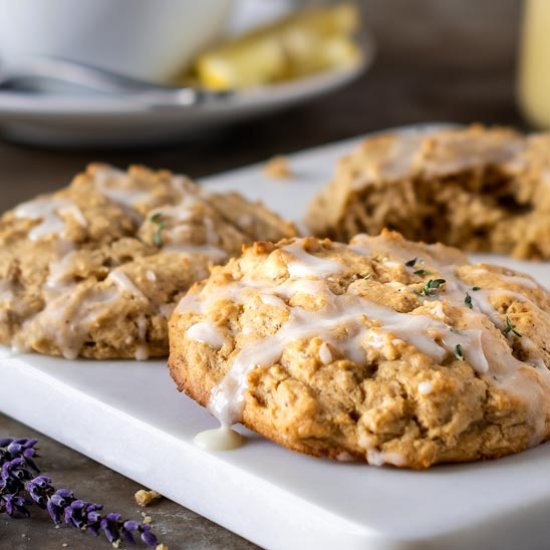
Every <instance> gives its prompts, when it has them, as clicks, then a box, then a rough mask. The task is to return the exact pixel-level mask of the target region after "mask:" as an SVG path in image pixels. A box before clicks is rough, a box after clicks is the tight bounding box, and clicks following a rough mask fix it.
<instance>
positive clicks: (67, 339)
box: [12, 288, 120, 359]
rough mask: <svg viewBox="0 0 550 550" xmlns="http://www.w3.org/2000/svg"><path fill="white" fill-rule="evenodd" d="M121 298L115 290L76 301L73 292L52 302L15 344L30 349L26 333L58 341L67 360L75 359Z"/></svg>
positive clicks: (92, 292) (98, 292) (27, 323)
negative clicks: (113, 305)
mask: <svg viewBox="0 0 550 550" xmlns="http://www.w3.org/2000/svg"><path fill="white" fill-rule="evenodd" d="M119 299H120V294H119V291H118V289H114V288H107V289H102V290H90V291H89V292H88V293H87V294H85V295H84V296H78V297H76V298H75V297H74V295H73V291H72V290H71V289H70V290H68V291H67V292H65V293H63V294H60V295H59V296H57V297H55V298H53V299H51V300H49V301H48V302H47V303H46V306H45V308H44V309H43V310H42V311H41V312H40V313H38V314H37V315H36V316H35V317H33V318H32V319H30V320H29V321H27V322H26V323H25V325H24V329H23V330H22V331H21V332H20V333H19V335H18V336H16V338H14V340H13V342H12V345H14V346H15V347H22V348H23V349H25V348H27V347H28V346H27V344H26V343H25V340H26V336H25V333H26V331H29V333H30V334H39V335H40V336H41V337H43V338H47V339H49V340H51V341H52V342H55V344H56V345H57V347H58V348H59V350H60V351H61V353H62V355H63V356H64V357H66V358H67V359H75V358H76V357H77V356H78V354H79V352H80V350H81V349H82V345H83V344H84V342H85V339H86V337H87V335H88V332H89V330H90V329H91V328H92V326H93V324H94V323H95V322H96V320H97V319H98V317H99V316H101V315H103V314H105V313H107V312H108V311H109V309H110V307H111V305H112V304H113V303H114V302H116V301H117V300H119Z"/></svg>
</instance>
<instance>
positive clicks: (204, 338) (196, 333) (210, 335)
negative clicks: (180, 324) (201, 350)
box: [186, 321, 225, 349]
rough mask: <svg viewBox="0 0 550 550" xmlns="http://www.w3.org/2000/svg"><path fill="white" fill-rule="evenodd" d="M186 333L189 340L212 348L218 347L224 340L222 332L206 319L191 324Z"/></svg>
mask: <svg viewBox="0 0 550 550" xmlns="http://www.w3.org/2000/svg"><path fill="white" fill-rule="evenodd" d="M186 335H187V337H188V338H190V339H191V340H195V341H197V342H201V343H203V344H206V345H207V346H209V347H211V348H213V349H220V348H221V347H222V346H223V343H224V341H225V337H224V335H223V333H222V332H220V331H219V329H218V328H217V327H216V325H213V324H212V323H208V322H206V321H204V322H201V323H195V324H194V325H191V326H190V327H189V328H188V329H187V331H186Z"/></svg>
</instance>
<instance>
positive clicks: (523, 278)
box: [472, 267, 540, 289]
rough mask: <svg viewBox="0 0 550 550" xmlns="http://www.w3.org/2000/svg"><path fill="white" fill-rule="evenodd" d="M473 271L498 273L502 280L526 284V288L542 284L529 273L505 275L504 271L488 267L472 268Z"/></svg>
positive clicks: (485, 273) (486, 273)
mask: <svg viewBox="0 0 550 550" xmlns="http://www.w3.org/2000/svg"><path fill="white" fill-rule="evenodd" d="M472 272H473V273H479V274H483V275H490V274H493V275H496V276H497V277H498V278H499V279H500V280H502V281H504V282H508V283H513V284H517V285H521V286H524V287H526V288H533V289H535V288H540V285H539V284H538V283H537V282H536V281H534V280H533V279H531V277H529V275H520V274H517V275H505V274H504V273H493V272H491V271H488V270H487V269H483V268H482V267H477V268H476V269H474V270H472Z"/></svg>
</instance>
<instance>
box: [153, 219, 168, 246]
mask: <svg viewBox="0 0 550 550" xmlns="http://www.w3.org/2000/svg"><path fill="white" fill-rule="evenodd" d="M149 219H150V221H152V222H153V223H154V224H155V225H156V226H157V228H156V230H155V233H154V234H153V243H155V246H162V245H163V242H162V231H163V229H164V227H165V226H166V222H165V221H164V220H163V219H162V213H161V212H155V213H154V214H153V215H152V216H151V217H150V218H149Z"/></svg>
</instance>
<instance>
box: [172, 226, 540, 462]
mask: <svg viewBox="0 0 550 550" xmlns="http://www.w3.org/2000/svg"><path fill="white" fill-rule="evenodd" d="M368 239H373V240H372V241H367V239H365V240H364V241H363V242H365V241H367V243H366V244H369V242H371V243H373V244H376V247H375V248H377V249H378V250H380V249H381V248H385V249H386V252H387V253H388V255H389V256H392V255H393V257H397V258H399V259H401V260H402V261H404V259H405V258H406V260H409V259H410V257H409V256H410V250H408V251H407V250H397V251H396V253H395V254H393V250H392V246H391V245H390V244H388V243H387V242H386V243H384V242H382V243H380V242H374V239H375V238H371V237H369V238H368ZM300 246H301V244H300V242H299V241H298V243H294V244H293V245H290V250H288V248H289V247H283V250H285V251H286V252H290V255H291V256H292V257H293V258H297V259H296V260H292V259H291V260H290V261H289V262H288V263H289V264H290V265H292V264H293V263H294V264H295V265H296V264H297V267H296V270H297V271H295V272H294V274H293V273H292V272H291V271H292V270H291V269H289V274H290V275H291V278H290V279H289V280H286V281H285V282H283V283H281V284H278V285H277V284H276V279H277V277H278V273H276V272H274V277H273V280H272V281H267V282H266V281H265V280H264V281H261V282H260V281H258V280H255V279H253V278H249V277H248V276H247V275H245V276H244V277H243V279H242V280H241V281H239V282H233V283H230V284H228V285H227V286H226V287H223V288H221V289H217V290H216V291H215V292H209V293H208V294H206V295H199V296H197V295H192V296H188V297H186V298H185V299H184V300H182V302H181V303H180V305H179V306H178V309H179V310H180V311H184V310H187V309H188V310H191V311H195V312H202V313H204V312H206V311H208V310H209V309H210V308H213V307H216V303H217V301H218V300H220V299H228V300H232V301H234V302H237V303H243V304H246V303H247V296H248V295H249V294H253V295H255V294H256V293H257V292H258V291H260V292H261V295H262V301H264V298H263V296H266V295H270V296H271V295H273V296H276V295H278V296H279V297H282V298H286V299H291V298H292V297H293V296H295V295H296V294H298V293H306V294H311V295H313V296H314V299H316V300H317V299H320V300H324V301H325V306H324V307H323V308H322V309H321V310H305V309H303V308H300V307H289V308H288V309H289V313H290V317H289V320H288V321H287V322H286V323H285V324H283V325H282V326H281V327H280V329H279V330H278V331H277V332H276V333H275V334H273V335H271V336H269V337H266V338H261V339H258V340H256V341H253V342H252V343H250V344H248V345H246V346H245V347H242V348H241V351H240V352H239V353H238V354H236V355H235V356H234V358H233V363H232V366H231V369H230V370H229V372H228V373H227V375H226V377H225V378H224V380H223V381H222V382H221V383H220V384H219V385H218V386H216V387H215V388H214V389H213V390H212V394H211V399H210V404H209V408H210V410H211V411H212V412H213V413H214V414H215V415H216V416H217V417H218V418H219V419H220V420H221V421H222V423H226V424H231V423H233V422H237V421H239V420H240V417H241V411H242V406H243V403H244V398H245V395H246V389H247V383H248V381H247V378H248V373H249V372H250V370H251V369H253V368H255V367H256V366H269V365H271V364H273V363H274V362H276V361H278V360H279V359H280V357H281V355H282V352H283V351H284V349H285V348H286V347H287V346H288V345H289V344H291V343H292V342H294V341H296V340H299V339H302V338H306V339H307V338H312V337H314V336H319V337H321V338H322V339H323V340H324V341H325V342H327V343H329V344H330V345H331V346H333V347H334V348H335V349H338V350H339V351H340V352H341V353H343V354H344V356H347V357H350V358H351V359H352V360H354V361H356V362H362V361H364V360H365V349H369V348H376V349H379V350H381V351H382V352H383V351H384V348H385V346H386V345H387V344H394V345H396V342H399V341H402V342H403V343H404V344H402V345H405V343H406V344H411V345H413V346H415V347H416V348H417V349H418V350H419V351H420V352H422V353H424V354H426V355H428V356H430V357H432V358H433V359H434V360H435V361H437V362H442V361H452V360H460V355H458V352H457V346H460V347H461V350H460V351H461V353H462V355H463V358H464V359H465V360H466V361H467V362H468V363H469V364H470V365H471V366H472V367H473V368H474V369H475V370H476V371H477V372H478V373H479V374H480V375H481V376H485V377H486V380H487V381H488V382H489V383H493V384H496V385H499V386H501V387H502V388H503V389H505V390H506V391H507V392H509V393H511V394H513V395H516V396H518V397H519V398H520V399H522V400H523V401H524V403H525V404H526V406H527V408H528V413H529V421H530V423H531V424H532V426H533V428H534V436H533V440H532V443H533V444H535V443H537V442H538V441H540V437H541V436H542V434H543V432H544V422H545V418H546V417H547V416H548V415H549V411H548V405H547V404H546V400H545V398H544V396H543V392H544V391H548V390H550V374H549V373H548V371H547V369H546V366H545V364H544V360H543V358H542V357H541V356H540V354H539V352H538V350H537V347H536V346H535V345H534V343H533V342H531V341H530V340H529V339H527V338H526V337H525V336H524V337H523V338H521V339H520V340H519V345H521V346H523V347H524V349H525V350H526V351H527V352H528V353H529V360H528V363H530V364H528V363H523V362H521V361H519V360H517V359H516V358H515V357H514V356H513V355H512V351H511V348H510V346H509V345H508V344H507V342H506V339H505V338H503V337H502V336H501V335H500V334H499V333H495V332H494V331H493V330H489V329H488V320H489V321H490V322H491V323H492V324H494V325H495V326H496V327H497V328H502V325H503V320H502V319H501V316H500V315H499V313H498V312H497V311H496V310H495V309H494V308H493V306H492V305H491V303H490V301H489V297H490V295H491V293H493V292H494V293H503V292H504V293H511V294H515V293H513V292H512V291H508V290H507V289H498V290H491V291H485V290H479V291H471V288H470V285H467V284H466V283H464V282H463V281H461V280H460V279H458V277H456V276H455V274H454V266H453V265H448V264H442V263H441V262H439V261H436V260H435V259H434V258H433V257H431V254H430V253H429V251H428V254H426V256H427V258H426V266H425V267H426V269H427V270H428V271H430V270H431V271H434V267H435V268H436V269H435V271H439V273H441V276H442V277H444V278H445V280H446V285H445V286H444V287H442V289H441V291H440V292H437V295H436V296H433V297H430V296H428V297H426V301H425V302H424V305H423V310H424V311H426V310H427V311H428V312H429V313H430V315H429V316H428V315H424V314H420V313H418V312H411V313H407V314H405V313H399V312H396V311H394V310H393V309H390V308H386V307H384V306H381V305H379V304H375V303H373V302H370V301H368V300H366V299H364V298H363V297H361V296H359V295H357V296H354V295H353V294H352V292H353V289H351V292H349V293H348V294H345V295H334V294H333V293H332V292H331V291H330V289H329V287H328V284H327V281H326V277H327V276H328V275H330V274H332V273H334V272H335V271H337V270H340V269H341V267H340V265H339V264H338V263H337V262H332V261H330V260H324V259H320V258H313V260H312V259H311V258H312V257H313V255H312V254H309V253H307V252H305V251H304V250H303V249H302V250H300ZM354 248H355V249H356V252H358V253H361V254H367V253H368V249H367V248H366V247H365V246H363V243H361V244H360V245H357V246H355V247H354ZM369 248H370V247H369ZM428 256H430V257H429V258H428ZM268 262H269V258H268V260H267V261H266V262H265V263H268ZM327 262H328V263H327ZM423 267H424V266H423ZM296 273H297V274H296ZM298 276H301V277H312V278H307V279H303V278H302V279H295V278H294V277H298ZM468 291H469V294H470V296H471V297H472V305H473V309H468V308H467V307H466V305H465V302H464V298H465V293H466V292H468ZM518 296H521V298H520V299H522V300H525V301H529V299H528V298H527V297H524V296H523V295H520V294H518ZM268 301H272V299H271V298H269V299H268ZM445 301H447V302H449V303H450V304H451V305H452V306H453V307H460V308H461V310H462V316H463V319H464V320H465V321H466V325H467V326H468V327H469V328H468V329H463V330H455V329H453V328H452V327H451V326H449V325H447V324H446V323H445V322H444V321H445V320H446V317H445V312H444V308H443V303H444V302H445ZM529 302H530V301H529ZM531 303H532V302H531ZM283 305H284V304H283ZM533 305H534V306H535V307H536V305H535V304H533ZM432 315H433V316H432ZM434 317H435V318H434ZM453 355H458V358H456V359H455V358H454V357H453ZM533 366H534V367H536V368H535V369H533ZM421 384H422V383H421ZM426 384H427V383H426ZM543 388H546V390H543ZM426 391H428V386H427V385H419V393H422V392H426ZM372 452H374V453H375V454H373V455H372V457H371V458H372V460H373V461H374V462H379V461H380V460H382V459H383V461H384V462H389V463H394V464H397V463H398V462H400V460H401V459H399V458H397V457H395V456H386V455H385V454H384V453H382V454H376V452H377V451H376V450H374V451H371V453H372ZM369 460H370V459H369Z"/></svg>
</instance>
